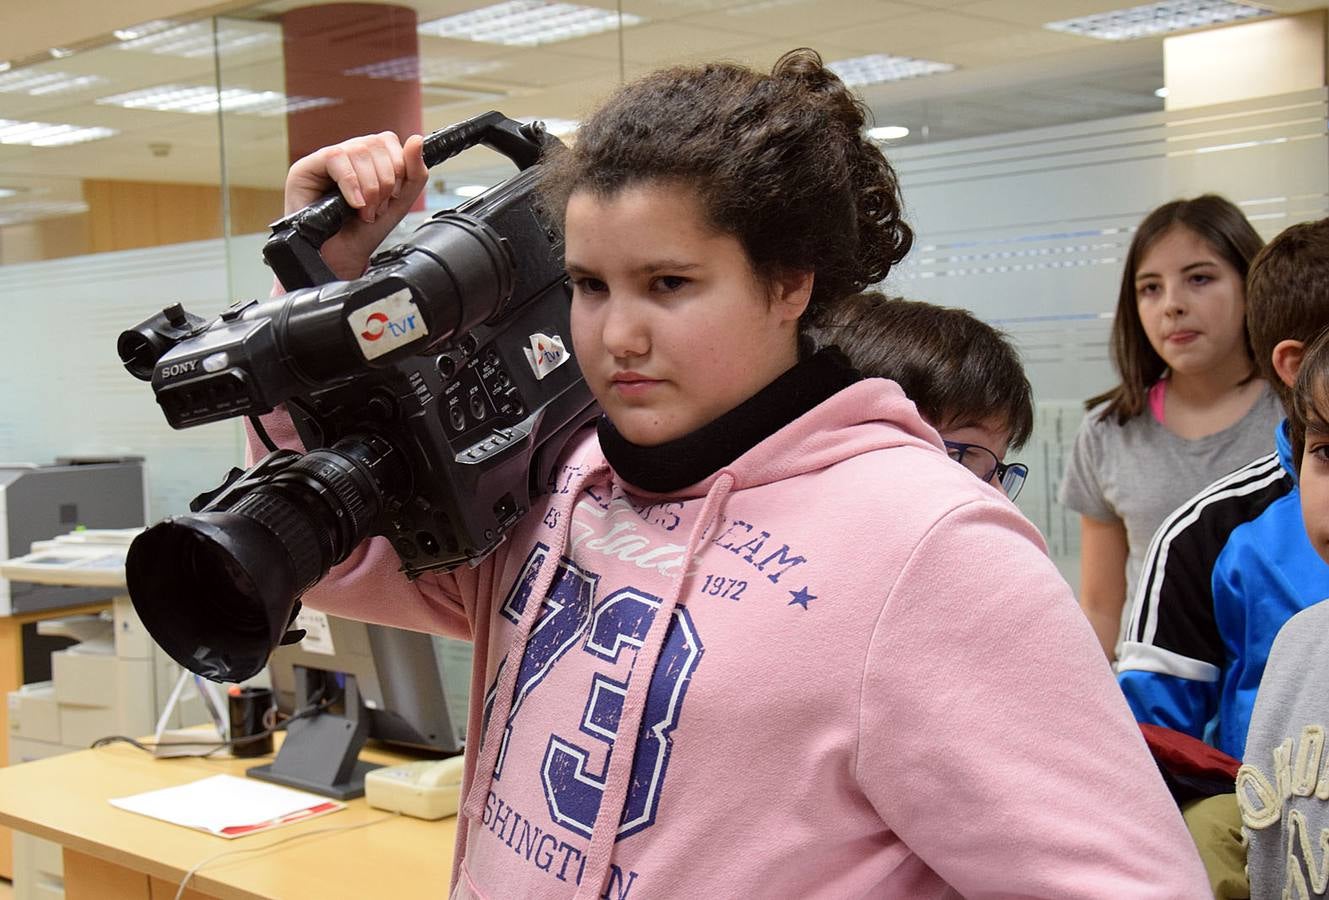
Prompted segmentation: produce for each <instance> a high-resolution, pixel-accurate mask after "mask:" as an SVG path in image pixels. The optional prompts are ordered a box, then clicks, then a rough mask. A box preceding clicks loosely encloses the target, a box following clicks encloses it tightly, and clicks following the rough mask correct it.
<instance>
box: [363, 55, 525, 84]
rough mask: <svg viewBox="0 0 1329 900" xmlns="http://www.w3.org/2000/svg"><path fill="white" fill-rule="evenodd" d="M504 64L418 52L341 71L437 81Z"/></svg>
mask: <svg viewBox="0 0 1329 900" xmlns="http://www.w3.org/2000/svg"><path fill="white" fill-rule="evenodd" d="M501 68H503V63H501V62H494V61H482V60H476V61H470V60H464V59H420V58H419V57H418V56H399V57H397V58H396V59H385V60H382V61H381V62H376V63H369V64H368V65H364V66H356V67H355V68H354V69H346V70H344V71H343V72H342V74H343V75H363V76H365V77H366V78H389V79H391V80H393V81H423V82H427V83H430V82H432V83H435V84H436V83H439V82H449V81H455V80H457V79H460V78H469V77H471V76H472V75H482V74H484V73H485V72H492V71H494V70H495V69H501Z"/></svg>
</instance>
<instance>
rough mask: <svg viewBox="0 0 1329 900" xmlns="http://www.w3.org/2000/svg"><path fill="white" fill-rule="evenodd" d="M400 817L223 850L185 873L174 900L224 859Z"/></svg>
mask: <svg viewBox="0 0 1329 900" xmlns="http://www.w3.org/2000/svg"><path fill="white" fill-rule="evenodd" d="M400 817H401V813H399V812H392V813H387V814H386V815H383V816H380V817H378V818H377V819H370V820H369V821H368V822H360V823H358V824H355V825H333V826H330V827H327V828H316V829H314V830H313V831H303V832H301V833H300V834H293V835H291V836H290V837H284V838H282V839H281V840H279V841H273V842H272V843H270V844H264V845H263V846H261V847H241V848H239V849H237V850H223V851H222V852H221V853H218V854H216V855H215V856H209V857H208V858H207V859H205V860H203V861H202V862H200V863H199V864H198V865H196V866H194V867H193V868H192V869H190V870H189V871H188V872H186V873H185V877H184V878H182V879H180V887H179V889H177V890H176V892H175V900H180V898H181V897H183V896H184V893H185V888H187V887H188V886H189V882H190V880H192V879H193V877H194V876H195V875H197V874H198V873H199V871H200V870H201V869H202V868H203V867H204V866H206V865H209V864H211V863H214V862H216V861H217V860H219V859H222V858H224V857H227V856H238V855H239V854H241V853H259V852H261V851H263V850H271V849H272V848H273V847H277V846H279V845H281V844H289V843H290V842H291V841H298V840H300V839H301V838H307V837H313V836H314V835H316V834H333V833H336V832H338V831H355V830H356V829H357V828H366V827H368V826H370V825H377V824H379V823H380V822H386V821H387V820H388V819H397V818H400Z"/></svg>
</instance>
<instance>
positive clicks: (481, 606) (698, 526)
mask: <svg viewBox="0 0 1329 900" xmlns="http://www.w3.org/2000/svg"><path fill="white" fill-rule="evenodd" d="M271 418H272V420H273V421H271V422H269V423H268V425H269V430H270V431H271V432H272V433H273V435H274V437H276V438H278V440H279V442H284V443H287V444H288V445H291V444H293V443H294V437H293V431H292V429H291V428H290V424H289V420H285V417H284V416H273V417H271ZM279 434H280V435H281V436H282V437H278V435H279ZM283 437H284V438H285V440H284V441H283V440H282V438H283ZM255 449H256V452H261V450H258V448H255ZM555 561H557V562H556V564H555ZM398 565H399V563H398V559H397V557H396V555H395V554H394V552H393V551H392V549H391V547H390V546H389V545H388V543H387V542H386V541H385V540H384V539H382V538H375V539H372V540H370V541H367V542H366V543H365V544H363V545H361V546H360V547H359V548H357V549H356V551H355V552H354V553H353V554H352V556H351V558H350V559H348V560H347V561H346V562H345V563H343V564H342V565H341V566H339V567H337V568H336V569H334V571H333V573H332V574H331V575H329V577H328V578H326V579H325V580H324V581H323V582H322V583H320V584H319V585H318V586H317V587H316V588H315V589H313V590H311V591H310V592H309V594H308V595H306V597H305V601H306V602H307V603H308V604H309V605H310V606H313V607H317V608H320V609H323V610H326V611H328V612H332V613H336V614H340V615H345V616H352V617H356V618H361V619H366V620H369V621H375V622H382V623H386V624H391V625H397V626H401V627H406V628H413V629H418V630H421V631H433V632H440V633H446V634H451V635H460V636H466V637H472V638H474V640H475V643H476V653H475V669H474V678H475V681H476V682H477V683H479V684H482V685H483V686H484V689H483V690H480V689H473V690H472V696H471V710H470V723H469V724H470V727H469V734H471V735H476V736H478V735H482V734H483V735H484V738H483V743H480V742H479V741H476V740H472V741H471V743H470V745H469V746H468V747H467V782H466V783H467V798H466V802H465V805H464V809H463V817H464V818H463V819H462V820H461V821H460V822H459V825H458V848H457V849H458V854H457V858H458V865H457V867H456V871H455V874H454V888H453V896H454V897H485V898H507V897H534V896H538V897H573V896H574V895H575V896H577V897H598V896H605V897H610V898H616V900H617V898H631V897H659V896H670V897H701V896H748V897H777V896H779V897H827V898H842V897H858V896H866V895H871V896H877V897H899V898H906V897H907V898H932V897H938V898H940V897H954V896H957V895H963V896H966V897H1057V898H1072V897H1123V898H1133V900H1134V898H1199V897H1206V896H1209V887H1208V881H1207V878H1206V876H1205V872H1204V869H1203V867H1202V865H1201V863H1200V861H1199V858H1198V855H1197V853H1196V850H1195V845H1194V844H1193V843H1192V841H1191V838H1190V836H1189V834H1188V833H1187V831H1186V828H1185V826H1184V825H1183V823H1182V820H1181V816H1180V815H1179V813H1178V812H1177V809H1176V806H1175V805H1174V804H1173V802H1172V799H1171V797H1170V796H1169V795H1168V792H1167V790H1166V789H1165V788H1164V785H1163V782H1162V780H1161V778H1160V777H1159V775H1158V773H1157V769H1156V768H1155V766H1154V763H1153V761H1152V759H1151V758H1150V756H1149V753H1148V751H1147V749H1146V748H1145V744H1144V741H1143V740H1142V738H1141V736H1140V732H1139V729H1138V728H1137V727H1136V725H1135V723H1134V721H1133V720H1132V718H1131V715H1130V713H1129V711H1128V710H1127V707H1126V703H1125V701H1124V700H1123V698H1122V696H1121V693H1120V691H1119V690H1118V688H1117V686H1116V684H1115V682H1114V681H1113V679H1112V674H1111V672H1110V671H1109V669H1108V667H1107V665H1106V664H1105V663H1104V660H1103V655H1102V651H1101V650H1100V649H1099V648H1098V644H1097V642H1096V641H1095V639H1094V637H1093V634H1092V632H1091V631H1090V629H1089V626H1088V624H1087V623H1086V621H1085V619H1084V617H1083V615H1082V614H1081V613H1080V611H1079V609H1078V608H1077V606H1076V604H1075V601H1074V599H1073V597H1072V596H1071V592H1070V589H1069V588H1068V587H1067V585H1066V584H1065V582H1064V581H1063V580H1062V579H1061V577H1060V576H1059V575H1058V574H1057V572H1056V569H1055V568H1054V567H1053V566H1052V564H1051V563H1050V562H1049V561H1048V559H1047V557H1046V555H1045V552H1044V549H1043V544H1042V540H1041V538H1040V537H1039V535H1038V533H1037V531H1036V530H1035V529H1034V528H1033V527H1032V526H1031V525H1030V524H1029V522H1028V521H1026V520H1025V519H1024V518H1023V517H1022V516H1021V515H1020V514H1019V512H1018V511H1017V510H1016V509H1015V507H1014V506H1012V505H1011V504H1010V503H1009V502H1008V501H1006V499H1005V498H1004V497H1002V496H1001V495H1000V494H999V493H998V492H997V491H995V490H994V489H992V488H990V487H989V486H987V485H984V484H982V483H981V482H979V481H978V480H977V479H976V478H974V477H973V475H971V474H969V473H968V472H967V471H965V470H964V469H963V468H961V467H960V466H957V465H955V464H954V463H953V462H951V461H950V460H949V459H947V458H946V455H945V454H944V453H943V452H942V451H941V447H940V442H939V440H938V438H937V435H936V433H935V432H934V431H933V430H932V429H931V428H930V427H929V426H927V425H926V424H925V423H924V422H923V421H922V420H921V419H920V418H919V417H918V414H917V412H916V411H915V409H914V406H913V404H912V403H910V402H909V401H908V400H907V399H905V397H904V395H903V394H902V393H901V392H900V390H899V388H898V387H897V386H896V385H895V384H893V383H890V382H886V381H883V380H879V379H868V380H865V381H862V382H859V383H857V384H854V385H852V386H850V387H848V388H846V389H845V390H843V391H841V392H839V393H838V394H836V395H835V396H833V397H831V398H830V399H829V400H827V401H826V402H824V403H822V404H821V405H819V406H818V407H816V408H815V409H813V410H812V411H811V412H809V413H807V414H806V415H804V416H802V417H800V418H798V419H797V420H795V421H794V422H793V423H791V424H790V425H788V426H787V427H785V428H784V429H782V430H781V431H779V432H777V433H776V434H774V435H772V436H770V437H768V438H766V439H765V440H764V441H762V442H761V443H759V444H758V445H757V446H755V447H753V448H752V449H751V450H750V451H748V452H747V453H745V454H744V455H743V456H741V457H740V458H739V459H737V460H736V461H734V462H733V463H732V464H731V465H729V466H726V467H724V468H723V469H722V470H721V471H719V472H717V473H715V474H714V475H712V476H711V477H709V478H707V479H706V480H705V481H703V482H701V483H699V484H697V485H694V486H692V487H689V488H686V489H684V490H682V491H678V492H675V493H671V494H667V495H658V494H647V493H644V492H642V491H640V490H638V489H635V488H633V487H632V486H631V485H628V484H624V483H623V482H621V481H620V480H619V479H618V478H617V477H616V476H615V475H614V473H613V472H612V471H611V470H610V469H609V467H608V464H607V463H606V462H605V459H604V456H603V455H602V454H601V452H600V449H599V444H598V442H597V440H596V439H595V436H594V434H593V433H591V432H589V431H588V432H586V433H585V436H584V438H583V439H581V440H579V441H578V442H576V445H575V446H573V447H572V448H570V449H569V451H568V452H567V454H566V455H565V459H564V462H563V465H562V468H561V469H560V470H559V471H558V472H557V476H556V482H555V484H554V485H553V492H552V494H551V495H550V496H549V498H548V502H547V505H546V506H545V507H544V508H543V509H539V508H537V510H536V511H534V512H532V514H531V515H529V516H527V518H526V519H524V520H523V521H522V522H521V523H520V525H519V526H518V527H517V528H516V529H515V531H514V532H513V533H512V534H511V535H510V539H509V540H508V541H507V542H506V543H505V544H504V545H503V546H502V547H500V548H499V550H498V551H497V552H496V553H494V554H493V555H492V556H490V557H489V558H487V559H486V560H484V561H483V563H481V564H480V565H478V566H476V567H475V568H469V569H463V570H459V571H457V572H455V573H453V574H451V575H446V576H431V575H426V576H423V577H421V578H420V579H418V580H417V581H415V582H413V583H412V582H408V581H407V580H406V579H405V578H404V577H403V576H402V575H400V574H399V573H398V571H397V569H398ZM531 596H537V597H540V596H543V597H545V598H546V599H545V600H544V603H543V604H542V605H541V606H540V607H537V606H536V605H535V604H532V603H530V602H529V598H530V597H531ZM537 613H538V616H537ZM638 669H640V670H641V671H642V672H650V673H651V676H650V677H649V678H643V677H639V674H638V672H637V670H638ZM620 733H621V734H631V735H634V736H635V738H636V739H635V742H634V745H632V746H631V747H629V746H628V745H626V744H625V745H624V746H623V747H622V748H620V749H619V751H618V752H614V753H611V752H610V751H611V749H612V748H613V747H614V746H615V736H616V735H617V734H620ZM477 745H478V749H477Z"/></svg>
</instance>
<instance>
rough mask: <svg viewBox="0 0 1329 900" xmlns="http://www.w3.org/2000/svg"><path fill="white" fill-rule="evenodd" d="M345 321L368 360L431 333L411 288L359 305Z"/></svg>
mask: <svg viewBox="0 0 1329 900" xmlns="http://www.w3.org/2000/svg"><path fill="white" fill-rule="evenodd" d="M346 324H347V325H348V326H350V329H351V334H353V335H354V336H355V342H356V343H357V344H359V345H360V352H361V353H363V354H364V355H365V359H376V358H377V357H380V356H382V355H384V354H385V353H391V352H392V351H393V350H396V349H397V348H398V347H400V346H402V345H403V344H409V343H411V342H412V341H414V340H417V339H419V338H422V337H424V336H425V335H427V334H429V329H428V328H427V327H426V326H425V320H424V316H422V315H420V310H419V308H418V307H417V306H416V305H415V301H414V300H412V299H411V291H410V289H409V288H402V289H401V290H399V291H396V292H395V293H391V294H388V295H387V296H386V297H384V298H382V299H381V300H375V301H374V302H373V303H370V304H369V305H367V306H362V307H360V308H359V309H357V310H356V311H355V312H353V313H351V314H350V315H349V316H347V317H346Z"/></svg>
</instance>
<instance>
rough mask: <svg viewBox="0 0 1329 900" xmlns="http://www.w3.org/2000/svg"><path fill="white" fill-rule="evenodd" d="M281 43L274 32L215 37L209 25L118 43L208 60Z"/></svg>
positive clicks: (222, 31) (227, 31)
mask: <svg viewBox="0 0 1329 900" xmlns="http://www.w3.org/2000/svg"><path fill="white" fill-rule="evenodd" d="M280 40H281V38H280V36H279V35H278V34H277V33H276V31H275V29H263V30H259V29H255V28H228V27H221V28H218V29H217V33H216V35H215V37H214V35H213V32H212V25H211V24H210V23H209V22H191V23H190V24H188V25H177V26H175V27H173V28H167V29H165V30H163V31H153V32H151V33H149V34H144V35H142V36H140V37H135V38H131V39H129V40H127V41H124V42H123V43H121V44H119V45H118V46H119V47H120V49H121V50H139V51H143V52H146V53H157V54H161V55H164V56H180V57H183V58H185V59H200V58H202V57H211V56H212V55H213V52H214V50H215V51H216V52H217V53H219V54H227V53H235V52H236V51H238V50H249V49H253V48H255V47H262V46H265V45H267V44H276V43H278V42H279V41H280Z"/></svg>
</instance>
